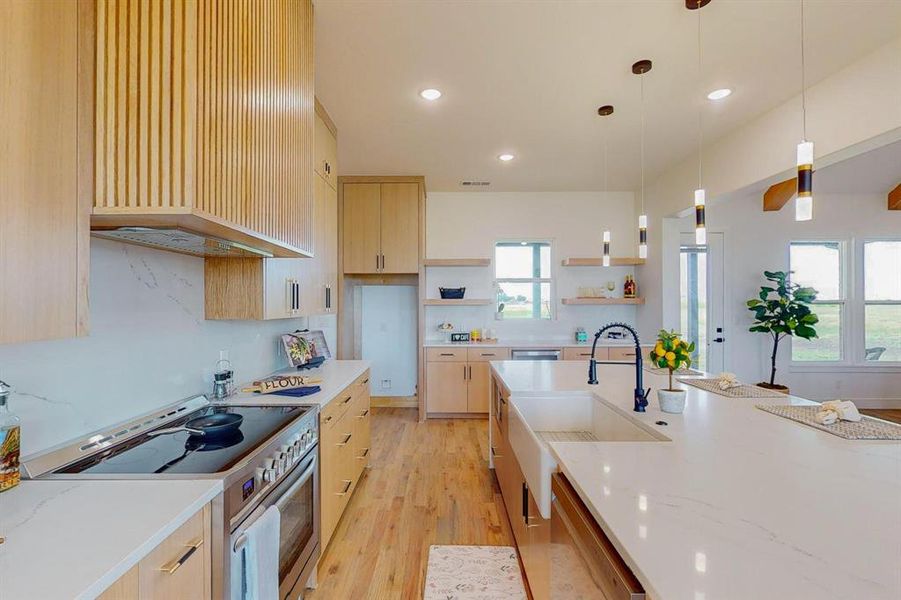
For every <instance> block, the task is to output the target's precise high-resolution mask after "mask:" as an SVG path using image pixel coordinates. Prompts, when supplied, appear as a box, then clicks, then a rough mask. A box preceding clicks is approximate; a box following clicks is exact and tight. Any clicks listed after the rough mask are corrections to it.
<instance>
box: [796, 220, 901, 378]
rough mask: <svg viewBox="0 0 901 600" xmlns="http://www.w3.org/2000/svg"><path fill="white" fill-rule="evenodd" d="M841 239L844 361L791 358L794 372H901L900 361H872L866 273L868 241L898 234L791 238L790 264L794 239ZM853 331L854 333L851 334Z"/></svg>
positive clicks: (889, 238)
mask: <svg viewBox="0 0 901 600" xmlns="http://www.w3.org/2000/svg"><path fill="white" fill-rule="evenodd" d="M836 241H837V242H839V243H840V244H841V245H842V250H841V252H842V260H841V263H840V264H841V268H842V280H841V281H842V288H843V294H844V301H843V305H842V306H843V310H842V314H841V321H842V327H841V331H840V333H839V335H840V336H841V348H842V360H840V361H795V360H790V361H789V372H791V373H816V372H820V373H822V372H828V373H866V372H870V373H872V372H888V373H901V362H899V361H883V360H880V361H873V360H871V361H868V360H865V359H864V352H865V349H866V329H865V325H866V304H867V302H866V300H865V295H864V294H865V290H864V286H865V285H866V273H865V272H864V243H865V242H875V241H901V238H898V237H896V236H868V237H863V238H856V237H850V238H849V237H842V236H823V237H815V238H804V239H795V240H790V241H789V244H788V245H787V246H786V249H785V252H786V264H788V265H789V269H790V268H791V260H790V255H791V243H792V242H836ZM849 332H854V334H853V335H850V334H849Z"/></svg>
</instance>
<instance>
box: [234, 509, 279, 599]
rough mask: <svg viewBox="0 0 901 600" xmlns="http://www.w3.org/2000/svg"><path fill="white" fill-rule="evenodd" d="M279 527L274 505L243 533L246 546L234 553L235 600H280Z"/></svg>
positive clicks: (277, 514) (276, 510) (277, 513)
mask: <svg viewBox="0 0 901 600" xmlns="http://www.w3.org/2000/svg"><path fill="white" fill-rule="evenodd" d="M280 523H281V515H280V514H279V512H278V508H277V507H276V506H274V505H273V506H270V507H269V508H268V509H266V512H264V513H263V514H262V515H260V516H259V517H258V518H257V519H256V520H255V521H254V522H253V523H251V525H250V527H248V528H247V529H245V530H244V535H246V536H247V542H246V543H245V544H244V547H243V548H242V549H241V550H239V551H237V552H233V553H232V561H231V598H232V600H278V545H279V544H278V542H279V534H280Z"/></svg>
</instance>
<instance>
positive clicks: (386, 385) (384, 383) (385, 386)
mask: <svg viewBox="0 0 901 600" xmlns="http://www.w3.org/2000/svg"><path fill="white" fill-rule="evenodd" d="M382 389H383V390H390V389H391V380H390V379H382Z"/></svg>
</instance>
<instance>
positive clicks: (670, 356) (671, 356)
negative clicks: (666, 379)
mask: <svg viewBox="0 0 901 600" xmlns="http://www.w3.org/2000/svg"><path fill="white" fill-rule="evenodd" d="M666 360H668V361H669V362H670V363H672V362H673V361H674V360H676V353H675V352H667V353H666Z"/></svg>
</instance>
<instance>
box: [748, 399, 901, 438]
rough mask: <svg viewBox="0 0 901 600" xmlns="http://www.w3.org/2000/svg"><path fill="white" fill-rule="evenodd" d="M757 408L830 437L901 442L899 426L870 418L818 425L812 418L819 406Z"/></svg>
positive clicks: (900, 426) (762, 406) (765, 406)
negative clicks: (827, 433)
mask: <svg viewBox="0 0 901 600" xmlns="http://www.w3.org/2000/svg"><path fill="white" fill-rule="evenodd" d="M757 408H759V409H760V410H764V411H766V412H768V413H772V414H774V415H778V416H780V417H784V418H786V419H791V420H792V421H797V422H798V423H803V424H804V425H808V426H810V427H814V428H816V429H820V430H822V431H828V432H829V433H831V434H832V435H837V436H838V437H841V438H845V439H846V440H901V425H897V424H895V423H889V422H888V421H880V420H879V419H874V418H872V417H863V418H862V419H861V420H860V421H857V422H856V423H854V422H852V421H838V422H837V423H834V424H832V425H820V424H819V423H817V422H816V420H815V419H814V416H815V415H816V414H817V413H818V412H819V411H820V408H821V407H819V406H784V405H783V406H773V405H768V404H767V405H764V404H758V405H757Z"/></svg>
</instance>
